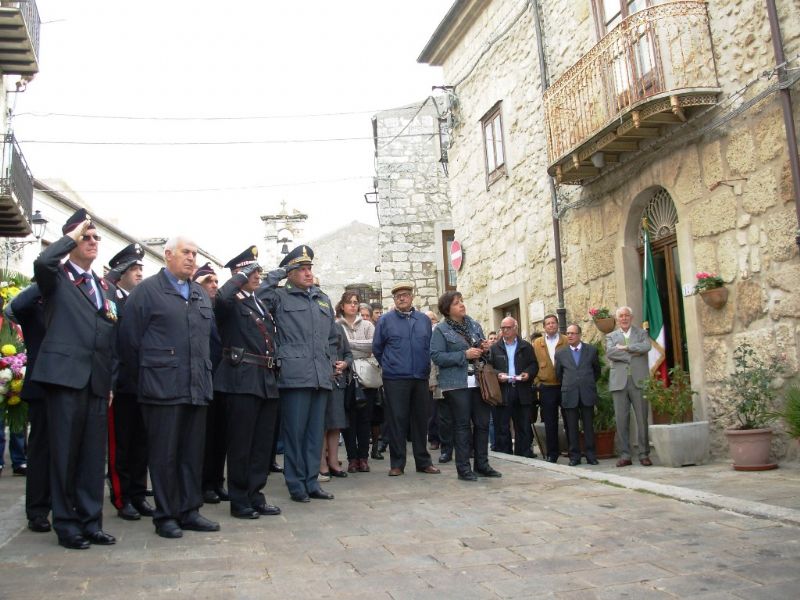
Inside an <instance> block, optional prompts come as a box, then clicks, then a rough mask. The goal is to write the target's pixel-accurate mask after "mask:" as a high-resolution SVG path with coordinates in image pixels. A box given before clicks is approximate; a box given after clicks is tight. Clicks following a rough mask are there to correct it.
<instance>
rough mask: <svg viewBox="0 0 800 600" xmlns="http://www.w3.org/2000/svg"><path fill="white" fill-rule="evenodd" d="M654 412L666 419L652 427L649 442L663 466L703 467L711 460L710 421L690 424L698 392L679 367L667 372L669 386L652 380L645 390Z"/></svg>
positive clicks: (648, 380) (660, 381)
mask: <svg viewBox="0 0 800 600" xmlns="http://www.w3.org/2000/svg"><path fill="white" fill-rule="evenodd" d="M642 393H643V394H644V397H645V399H646V400H647V401H648V402H650V406H651V407H652V408H653V412H654V413H655V412H659V413H661V414H662V415H665V416H666V417H667V419H668V421H669V423H668V424H665V425H655V424H654V425H650V427H649V433H650V440H651V441H652V442H653V445H654V446H655V448H656V454H658V459H659V461H660V462H661V464H662V465H665V466H670V467H683V466H685V465H700V464H703V463H704V462H706V460H708V451H709V435H708V421H691V420H690V421H689V422H685V421H686V420H687V415H688V418H689V419H691V411H692V403H693V399H694V395H695V392H694V391H693V390H692V385H691V382H690V380H689V374H688V373H687V372H686V371H684V370H683V369H682V368H681V367H680V366H675V367H672V368H671V369H670V370H669V372H668V382H667V381H664V380H663V379H658V378H655V377H652V376H651V377H649V378H647V379H646V380H645V381H644V388H643V390H642Z"/></svg>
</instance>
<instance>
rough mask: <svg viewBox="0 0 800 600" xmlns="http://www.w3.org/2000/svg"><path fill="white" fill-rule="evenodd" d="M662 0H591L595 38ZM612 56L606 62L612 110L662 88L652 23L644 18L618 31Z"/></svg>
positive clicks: (626, 105) (623, 107)
mask: <svg viewBox="0 0 800 600" xmlns="http://www.w3.org/2000/svg"><path fill="white" fill-rule="evenodd" d="M660 2H661V0H594V10H595V22H596V24H597V33H598V38H603V37H605V36H606V35H607V34H608V33H610V32H611V31H612V30H613V29H614V28H615V27H617V26H618V25H620V23H622V21H623V20H624V19H626V18H627V17H629V16H631V15H633V14H635V13H637V12H639V11H640V10H642V9H645V8H648V7H650V6H653V5H654V4H659V3H660ZM613 45H614V49H615V52H614V54H615V58H614V59H613V60H612V62H611V64H610V65H609V69H610V73H609V75H608V79H609V86H608V89H609V90H613V92H612V93H611V94H610V96H611V97H610V98H609V101H610V103H611V114H617V113H618V112H620V111H622V110H623V109H625V108H627V107H628V106H630V105H631V104H634V103H636V102H638V101H639V100H641V99H643V98H646V97H647V96H651V95H653V94H656V93H658V92H659V91H661V90H660V89H659V88H658V82H659V81H661V77H659V72H660V71H661V61H660V58H659V56H658V45H657V44H656V36H655V32H654V30H653V27H652V25H651V24H650V23H649V22H647V21H643V22H641V23H637V24H634V25H633V26H624V25H623V27H622V28H621V29H619V30H618V31H617V35H616V36H615V39H614V42H613Z"/></svg>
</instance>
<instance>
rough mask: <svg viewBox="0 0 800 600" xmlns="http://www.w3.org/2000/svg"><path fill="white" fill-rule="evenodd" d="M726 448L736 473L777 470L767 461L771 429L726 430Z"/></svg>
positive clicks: (774, 465) (773, 464)
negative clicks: (728, 450)
mask: <svg viewBox="0 0 800 600" xmlns="http://www.w3.org/2000/svg"><path fill="white" fill-rule="evenodd" d="M725 436H726V437H727V438H728V448H729V449H730V453H731V458H732V459H733V468H734V469H735V470H737V471H767V470H769V469H777V468H778V465H777V464H776V463H773V462H770V461H769V450H770V443H771V442H772V429H726V430H725Z"/></svg>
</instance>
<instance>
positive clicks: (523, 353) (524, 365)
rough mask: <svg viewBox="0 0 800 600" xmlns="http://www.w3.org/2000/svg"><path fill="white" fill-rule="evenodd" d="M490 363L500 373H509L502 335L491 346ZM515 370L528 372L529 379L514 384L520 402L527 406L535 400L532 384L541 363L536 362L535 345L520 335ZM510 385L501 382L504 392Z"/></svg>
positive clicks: (519, 372) (517, 372)
mask: <svg viewBox="0 0 800 600" xmlns="http://www.w3.org/2000/svg"><path fill="white" fill-rule="evenodd" d="M489 363H490V364H491V365H492V366H493V367H494V368H495V369H497V372H498V373H508V353H507V352H506V343H505V341H504V340H503V338H502V337H501V338H500V339H498V340H497V343H495V344H492V346H491V347H490V348H489ZM514 372H515V373H516V374H517V375H521V374H522V373H527V374H528V381H517V382H516V383H515V384H514V385H515V387H516V388H517V394H518V395H519V403H520V404H521V405H522V406H527V405H529V404H531V403H532V402H533V391H532V389H531V386H532V385H533V379H534V377H536V373H538V372H539V363H538V362H536V357H535V356H534V355H533V346H531V345H530V343H529V342H527V341H525V340H523V339H522V338H521V337H519V336H517V349H516V351H515V352H514ZM509 385H510V384H501V387H502V388H503V394H505V393H506V391H507V389H508V386H509Z"/></svg>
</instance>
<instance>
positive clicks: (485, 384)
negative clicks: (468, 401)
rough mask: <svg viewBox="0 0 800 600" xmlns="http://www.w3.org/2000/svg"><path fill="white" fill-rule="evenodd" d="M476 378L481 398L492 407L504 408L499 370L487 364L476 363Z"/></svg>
mask: <svg viewBox="0 0 800 600" xmlns="http://www.w3.org/2000/svg"><path fill="white" fill-rule="evenodd" d="M475 377H476V378H477V380H478V387H479V388H480V390H481V398H483V401H484V402H485V403H486V404H488V405H490V406H503V405H504V404H505V401H504V400H503V392H502V390H501V389H500V380H499V379H498V378H497V370H496V369H495V368H494V367H493V366H492V365H490V364H489V363H487V362H483V361H476V362H475Z"/></svg>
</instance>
